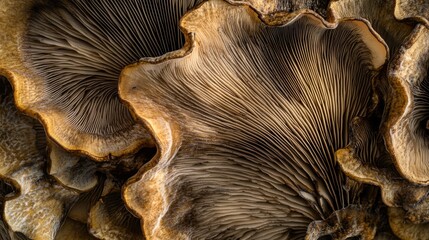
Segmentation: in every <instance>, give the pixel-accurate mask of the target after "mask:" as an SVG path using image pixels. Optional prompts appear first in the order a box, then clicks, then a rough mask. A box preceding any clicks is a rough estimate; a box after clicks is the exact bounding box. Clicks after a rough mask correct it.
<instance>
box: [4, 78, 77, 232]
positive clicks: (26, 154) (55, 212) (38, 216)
mask: <svg viewBox="0 0 429 240" xmlns="http://www.w3.org/2000/svg"><path fill="white" fill-rule="evenodd" d="M1 84H2V85H3V86H4V84H6V82H4V81H3V82H1ZM6 88H8V87H6ZM8 89H9V90H8V92H9V94H10V93H11V91H10V90H11V88H10V87H9V88H8ZM0 101H1V102H0V126H1V128H0V159H1V161H0V176H1V178H2V179H6V180H7V181H9V182H12V183H13V184H14V185H15V187H16V188H17V189H18V190H19V192H18V193H17V196H15V197H13V198H7V199H6V201H5V203H4V210H3V216H4V220H5V222H6V223H7V224H8V226H9V227H10V229H11V230H12V231H14V232H21V233H23V234H25V235H26V236H27V237H29V238H31V239H54V237H55V234H56V232H57V231H58V229H59V227H60V225H61V221H62V219H63V218H64V217H65V214H66V211H67V209H68V207H69V206H70V205H71V204H72V203H73V201H74V199H76V197H77V194H76V193H74V192H71V191H69V190H67V189H65V188H63V187H61V186H60V185H59V184H56V183H53V182H51V181H50V180H49V179H48V177H47V176H46V174H45V173H44V165H45V164H46V161H44V159H43V156H42V155H41V154H40V152H39V151H38V149H37V147H36V132H35V130H34V129H33V125H34V120H33V119H30V118H28V117H26V116H24V115H23V114H22V113H19V112H18V111H17V110H16V108H15V106H14V105H13V98H12V96H11V94H10V95H9V96H7V95H6V96H5V97H3V98H2V99H0Z"/></svg>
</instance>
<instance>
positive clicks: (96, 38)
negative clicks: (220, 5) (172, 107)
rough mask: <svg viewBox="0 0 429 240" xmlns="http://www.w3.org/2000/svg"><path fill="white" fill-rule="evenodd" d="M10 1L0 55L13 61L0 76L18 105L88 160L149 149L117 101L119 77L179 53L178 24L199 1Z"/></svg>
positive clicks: (1, 63) (0, 65)
mask: <svg viewBox="0 0 429 240" xmlns="http://www.w3.org/2000/svg"><path fill="white" fill-rule="evenodd" d="M13 2H14V1H12V0H2V4H3V5H4V6H0V7H2V9H4V10H5V11H6V12H10V13H7V14H2V15H1V16H0V18H1V19H0V22H2V24H3V26H2V27H3V28H2V29H6V33H7V35H6V37H7V38H8V41H5V45H4V46H3V45H2V43H3V42H0V51H3V52H6V53H7V54H12V53H13V54H14V55H16V56H13V58H8V59H7V60H6V58H4V59H3V58H2V59H0V69H3V70H0V73H1V72H2V73H3V74H6V75H7V76H8V77H9V78H10V79H11V81H12V83H13V85H14V90H15V95H16V96H17V99H16V103H17V106H18V107H19V108H20V109H22V110H24V111H25V112H26V113H27V114H29V115H32V116H35V117H37V118H39V119H40V120H41V121H42V122H43V124H44V126H45V128H46V131H47V134H48V135H49V136H50V137H51V138H52V139H53V140H54V141H55V142H57V143H58V144H59V145H61V146H62V147H63V148H65V149H66V150H70V151H77V152H80V153H83V154H85V155H88V156H90V157H92V158H93V159H95V160H99V161H101V160H108V159H111V158H115V157H120V156H123V155H130V154H133V153H135V152H136V151H137V150H138V149H139V148H141V147H143V146H145V145H146V146H153V142H152V140H151V137H150V135H149V134H147V132H146V130H145V129H144V127H143V126H142V125H141V124H138V123H136V122H135V121H134V119H133V117H132V116H131V114H130V113H129V111H128V110H127V108H126V107H125V106H124V105H122V104H121V103H120V101H119V99H118V94H117V81H118V77H119V73H120V71H121V69H122V68H123V67H124V66H126V65H127V64H130V63H133V62H135V61H137V60H138V59H140V58H141V57H154V56H158V55H161V54H163V53H165V52H168V51H172V50H175V49H178V48H180V47H181V46H182V43H183V37H182V35H181V33H180V31H179V29H178V27H177V23H178V20H179V18H180V16H181V15H183V14H184V13H185V12H186V11H187V10H188V9H189V8H191V7H192V6H193V5H195V4H197V3H198V2H199V0H183V1H182V0H174V1H157V0H144V1H143V0H140V1H131V0H128V1H120V2H117V1H109V0H104V1H83V0H73V1H65V0H64V1H56V2H55V3H54V2H53V1H30V0H27V1H25V4H23V5H24V6H23V7H22V6H16V3H13ZM15 7H17V9H15ZM15 15H16V16H15ZM27 15H29V17H28V19H27ZM6 21H7V22H6ZM16 22H17V23H16ZM11 23H13V24H11ZM9 45H11V46H9ZM11 52H12V53H11ZM18 53H19V54H18Z"/></svg>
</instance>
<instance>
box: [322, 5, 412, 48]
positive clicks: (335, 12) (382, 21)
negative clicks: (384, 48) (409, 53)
mask: <svg viewBox="0 0 429 240" xmlns="http://www.w3.org/2000/svg"><path fill="white" fill-rule="evenodd" d="M394 7H395V1H391V0H338V1H332V2H331V3H330V5H329V10H328V12H329V14H328V15H329V16H328V18H329V19H330V20H331V21H335V19H342V18H363V19H365V20H367V21H368V22H369V23H370V24H371V26H372V27H373V28H374V30H375V31H376V32H377V33H378V34H380V36H381V37H382V38H383V40H384V41H385V42H386V43H387V45H388V46H389V50H390V56H393V55H394V54H395V53H396V51H397V50H398V48H399V47H400V46H401V44H402V43H403V41H404V40H405V38H406V37H407V36H408V35H409V34H410V33H411V31H412V30H413V25H414V24H413V23H405V22H403V21H402V22H401V21H399V20H397V19H395V16H394V13H393V12H394Z"/></svg>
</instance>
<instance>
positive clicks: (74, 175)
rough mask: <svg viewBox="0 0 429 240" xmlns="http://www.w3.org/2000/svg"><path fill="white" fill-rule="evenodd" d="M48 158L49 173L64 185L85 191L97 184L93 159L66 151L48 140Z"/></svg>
mask: <svg viewBox="0 0 429 240" xmlns="http://www.w3.org/2000/svg"><path fill="white" fill-rule="evenodd" d="M49 159H50V161H49V167H48V173H49V175H51V176H53V177H54V178H55V179H56V180H57V181H58V182H59V183H61V184H63V185H64V186H66V187H69V188H71V189H74V190H77V191H79V192H87V191H89V190H91V189H92V188H94V187H95V186H96V185H97V183H98V176H97V175H96V171H97V166H96V164H95V163H94V162H93V161H90V160H89V159H87V158H84V157H79V156H77V155H73V154H71V153H68V152H67V151H65V150H64V149H62V148H61V147H60V146H58V145H57V144H55V143H54V142H50V152H49Z"/></svg>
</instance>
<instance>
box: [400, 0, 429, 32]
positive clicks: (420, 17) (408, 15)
mask: <svg viewBox="0 0 429 240" xmlns="http://www.w3.org/2000/svg"><path fill="white" fill-rule="evenodd" d="M428 8H429V2H428V1H426V0H395V17H396V18H397V19H399V20H404V19H412V20H417V21H419V22H421V23H423V24H424V25H426V26H427V27H429V21H428V19H429V13H428V11H427V9H428Z"/></svg>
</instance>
